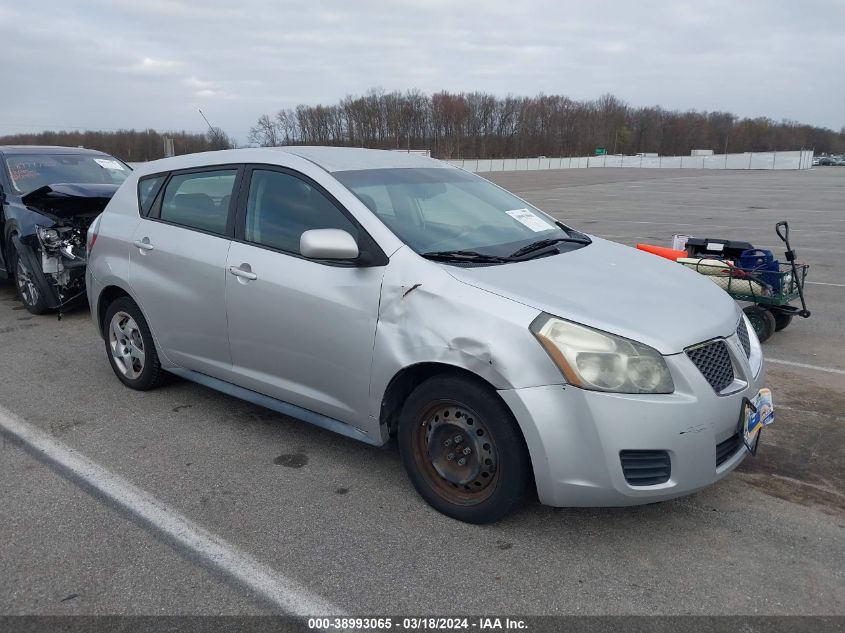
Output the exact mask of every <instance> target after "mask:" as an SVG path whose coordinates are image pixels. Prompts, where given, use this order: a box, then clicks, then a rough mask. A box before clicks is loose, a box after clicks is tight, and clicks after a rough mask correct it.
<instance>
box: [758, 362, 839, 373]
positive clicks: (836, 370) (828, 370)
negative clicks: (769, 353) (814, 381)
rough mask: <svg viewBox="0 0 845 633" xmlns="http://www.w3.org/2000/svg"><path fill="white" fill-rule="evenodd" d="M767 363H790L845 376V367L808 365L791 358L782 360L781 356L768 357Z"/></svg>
mask: <svg viewBox="0 0 845 633" xmlns="http://www.w3.org/2000/svg"><path fill="white" fill-rule="evenodd" d="M766 362H767V363H774V364H775V365H789V366H790V367H801V368H802V369H814V370H816V371H823V372H826V373H828V374H842V375H843V376H845V369H837V368H836V367H820V366H819V365H808V364H807V363H796V362H794V361H791V360H780V359H779V358H768V357H767V358H766Z"/></svg>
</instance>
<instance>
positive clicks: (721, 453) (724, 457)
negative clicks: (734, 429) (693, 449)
mask: <svg viewBox="0 0 845 633" xmlns="http://www.w3.org/2000/svg"><path fill="white" fill-rule="evenodd" d="M743 446H744V442H743V441H742V436H741V435H740V434H739V433H734V434H733V435H731V436H730V437H729V438H728V439H726V440H725V441H724V442H719V443H718V444H716V468H718V467H719V466H721V465H722V464H724V463H725V462H726V461H728V460H729V459H730V458H731V457H733V456H734V455H736V452H737V451H738V450H739V449H740V448H742V447H743Z"/></svg>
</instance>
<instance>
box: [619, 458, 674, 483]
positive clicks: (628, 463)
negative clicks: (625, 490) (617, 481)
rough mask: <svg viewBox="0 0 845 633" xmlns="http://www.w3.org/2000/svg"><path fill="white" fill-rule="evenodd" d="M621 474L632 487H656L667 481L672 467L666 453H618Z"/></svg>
mask: <svg viewBox="0 0 845 633" xmlns="http://www.w3.org/2000/svg"><path fill="white" fill-rule="evenodd" d="M619 461H620V462H622V473H623V474H624V475H625V481H627V482H628V483H629V484H631V485H632V486H656V485H657V484H663V483H666V482H667V481H669V475H671V474H672V466H671V462H670V461H669V453H667V452H666V451H620V452H619Z"/></svg>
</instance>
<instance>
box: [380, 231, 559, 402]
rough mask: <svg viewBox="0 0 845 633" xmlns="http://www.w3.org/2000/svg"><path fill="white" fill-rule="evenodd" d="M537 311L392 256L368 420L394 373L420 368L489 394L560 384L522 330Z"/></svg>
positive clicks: (431, 266)
mask: <svg viewBox="0 0 845 633" xmlns="http://www.w3.org/2000/svg"><path fill="white" fill-rule="evenodd" d="M538 314H539V311H538V310H536V309H534V308H531V307H529V306H525V305H523V304H520V303H516V302H514V301H511V300H509V299H506V298H504V297H501V296H499V295H495V294H493V293H490V292H487V291H486V290H481V289H479V288H475V287H472V286H469V285H468V284H465V283H462V282H460V281H458V280H457V279H455V278H454V277H452V276H451V275H450V274H449V273H448V272H447V267H445V266H443V265H441V264H437V263H434V262H430V261H427V260H424V259H422V258H420V257H419V256H418V255H416V254H415V253H414V252H413V251H411V250H410V249H409V248H407V247H404V248H402V249H400V250H399V251H397V252H396V253H395V254H394V255H393V256H392V257H391V261H390V265H389V266H388V267H387V271H386V272H385V277H384V280H383V284H382V292H381V303H380V306H379V319H378V324H377V326H376V339H375V346H374V350H373V352H374V353H373V368H372V379H371V389H370V396H371V415H372V416H373V417H374V418H376V419H377V418H378V416H379V411H380V407H381V402H382V399H383V397H384V394H385V392H386V390H387V388H388V385H389V384H390V382H391V380H392V379H393V377H394V376H396V375H397V374H398V373H399V372H401V371H402V370H403V369H405V368H408V367H411V366H413V365H418V364H420V363H438V364H442V365H450V366H453V367H457V368H460V369H463V370H466V371H469V372H471V373H473V374H475V375H476V376H479V377H480V378H482V379H484V380H485V381H486V382H488V383H489V384H491V385H492V386H493V387H494V388H496V389H517V388H522V387H531V386H538V385H547V384H555V383H560V382H562V377H561V374H560V372H559V371H558V370H557V368H556V367H555V366H554V364H553V363H552V362H551V361H550V359H549V357H548V355H547V354H546V353H545V351H544V350H543V348H542V347H541V346H540V345H539V344H538V343H537V341H536V340H535V338H534V337H533V335H532V334H531V333H530V331H529V329H528V327H529V325H530V323H531V322H532V321H533V320H534V319H535V318H536V317H537V315H538Z"/></svg>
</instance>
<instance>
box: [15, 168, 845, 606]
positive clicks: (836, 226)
mask: <svg viewBox="0 0 845 633" xmlns="http://www.w3.org/2000/svg"><path fill="white" fill-rule="evenodd" d="M491 177H492V178H493V179H494V180H495V181H496V182H498V183H500V184H502V185H504V186H506V187H508V188H510V189H512V190H514V191H515V192H517V193H519V194H521V195H522V196H523V197H525V198H526V199H528V200H529V201H530V202H532V203H534V204H536V205H538V206H539V207H541V208H544V209H546V210H547V211H550V212H552V213H553V214H555V215H556V216H558V217H559V218H561V219H562V220H565V221H567V222H569V223H571V224H572V225H574V226H576V227H579V228H581V229H583V230H586V231H588V232H590V233H593V234H596V235H599V236H603V237H608V238H610V239H613V240H616V241H619V242H623V243H626V244H634V243H636V242H637V241H641V240H644V241H652V242H655V243H661V244H668V242H669V240H670V238H671V236H672V234H673V233H675V232H684V233H688V234H694V235H697V236H702V237H705V236H709V237H728V238H738V239H747V240H748V241H752V242H754V243H755V245H757V246H761V247H772V248H774V249H775V250H782V248H781V245H780V243H779V241H778V240H777V237H776V236H775V234H774V223H775V222H776V221H777V220H780V219H787V220H789V221H790V223H791V224H792V227H793V242H794V244H793V246H795V247H796V249H797V250H798V251H799V255H800V256H802V257H803V258H805V259H806V260H808V261H809V262H810V263H811V264H812V266H813V268H812V271H811V277H810V279H811V280H812V281H813V282H814V283H813V285H809V286H808V292H807V295H808V301H809V302H810V307H811V309H812V311H813V316H812V318H811V319H809V320H807V321H804V320H798V321H796V322H794V323H793V325H792V326H790V328H789V329H787V330H785V331H784V332H781V333H778V334H776V335H775V337H774V338H773V339H772V340H771V341H770V342H769V343H767V344H766V346H765V351H766V353H767V355H768V356H769V357H770V358H771V360H772V362H771V363H770V365H769V376H770V381H769V382H770V384H771V386H772V389H773V391H774V394H775V402H776V404H777V405H779V409H778V419H777V422H776V424H775V425H774V426H772V427H770V428H769V429H767V432H766V433H765V434H764V436H763V441H762V446H761V448H760V452H759V454H758V456H757V457H756V458H749V459H747V460H746V461H745V462H744V464H743V465H742V467H741V469H740V471H738V472H737V473H735V474H734V475H732V476H730V477H728V478H727V479H725V480H723V481H722V482H720V483H719V484H717V485H716V486H713V487H712V488H710V489H708V490H705V491H703V492H700V493H698V494H696V495H693V496H691V497H688V498H684V499H679V500H676V501H671V502H665V503H661V504H655V505H649V506H643V507H637V508H626V509H552V508H547V507H543V506H540V505H537V504H534V505H530V506H528V507H527V508H525V509H524V510H523V511H521V512H519V513H518V514H516V515H514V516H512V517H510V518H508V519H507V520H505V521H503V522H501V523H499V524H496V525H492V526H481V527H479V526H471V525H465V524H461V523H458V522H455V521H452V520H450V519H447V518H445V517H443V516H441V515H439V514H437V513H435V512H434V511H433V510H431V509H430V508H429V507H428V506H427V505H426V504H425V503H424V502H423V501H422V500H420V499H419V498H418V497H417V495H416V494H415V493H414V491H413V489H412V487H411V485H410V483H409V482H408V481H407V479H406V477H405V475H404V472H403V470H402V467H401V464H400V461H399V458H398V455H397V453H396V451H395V449H394V448H392V447H388V448H382V449H378V448H372V447H369V446H366V445H364V444H361V443H358V442H355V441H353V440H350V439H346V438H343V437H340V436H337V435H333V434H331V433H329V432H325V431H322V430H320V429H317V428H314V427H310V426H309V425H307V424H304V423H301V422H297V421H294V420H291V419H288V418H286V417H284V416H281V415H278V414H275V413H273V412H270V411H266V410H263V409H260V408H258V407H255V406H253V405H250V404H247V403H244V402H241V401H238V400H235V399H232V398H229V397H227V396H224V395H221V394H219V393H217V392H214V391H210V390H208V389H206V388H203V387H200V386H197V385H194V384H191V383H187V382H181V381H176V380H174V381H172V382H171V383H170V384H168V385H167V386H165V387H164V388H161V389H159V390H157V391H154V392H150V393H138V392H133V391H130V390H128V389H125V388H124V387H123V386H122V385H121V384H120V383H119V382H118V381H117V379H116V378H114V376H113V374H112V372H111V369H110V367H109V365H108V362H107V360H106V356H105V352H104V349H103V344H102V342H101V341H100V340H99V339H98V338H97V337H96V335H95V334H94V330H93V327H92V325H91V323H90V319H89V316H88V313H87V311H86V310H77V311H75V312H72V313H71V314H68V315H66V316H65V318H64V319H63V320H62V321H57V320H56V318H55V317H33V316H31V315H29V314H28V313H27V312H26V311H25V310H23V309H22V308H21V306H20V304H19V303H17V302H16V301H15V299H14V296H13V292H12V288H11V286H9V285H7V284H4V285H0V358H2V362H0V406H2V410H0V415H2V416H6V417H7V418H9V417H15V418H17V419H20V420H23V421H25V422H26V423H28V424H30V425H33V426H34V427H36V428H37V429H40V430H42V431H45V432H46V433H48V434H49V435H50V436H51V437H52V438H55V439H56V440H58V442H60V443H61V444H62V445H63V446H66V447H69V448H70V449H72V451H73V454H75V455H78V456H82V457H84V458H86V459H88V460H92V461H93V462H96V464H98V465H99V467H102V468H103V469H105V471H108V473H110V474H112V475H113V476H115V477H119V478H120V479H121V481H123V482H125V483H126V485H131V486H134V487H137V489H140V490H141V491H142V492H143V493H144V494H147V495H150V496H151V497H152V498H155V500H156V503H157V504H158V505H156V506H155V507H157V508H159V511H160V512H162V513H167V512H169V513H171V514H172V513H178V514H179V515H180V516H182V517H184V518H185V519H186V520H189V521H190V522H191V524H192V525H194V526H197V527H198V528H201V529H202V530H204V531H205V533H207V534H208V535H209V538H211V539H212V540H214V539H216V541H215V542H217V543H223V544H224V545H225V546H226V547H230V548H232V551H235V552H236V554H237V556H238V557H240V558H238V560H239V561H241V563H243V564H245V565H247V567H246V568H242V570H243V569H246V573H247V574H248V573H250V570H259V571H261V570H263V572H266V573H267V575H268V577H267V578H265V581H264V582H265V586H269V585H268V584H267V583H269V584H270V585H272V586H274V587H275V586H280V587H282V588H284V587H287V588H288V589H291V590H292V591H298V592H299V594H298V595H300V596H304V598H303V599H304V600H306V601H307V600H308V599H319V600H323V601H325V602H327V603H329V604H331V605H334V606H336V607H337V608H339V609H343V610H345V611H347V612H349V613H354V614H397V613H403V614H414V615H422V614H443V613H473V614H564V613H566V614H599V613H611V614H659V613H672V614H687V613H691V614H840V615H841V614H845V589H843V587H845V571H843V570H845V548H843V545H842V544H843V542H845V415H843V413H842V411H843V410H845V348H843V345H842V341H843V340H845V311H843V309H842V305H843V301H845V258H843V254H845V249H843V247H842V242H843V239H845V210H844V209H843V202H845V169H841V170H836V169H816V170H812V171H808V172H724V171H712V172H707V171H704V172H698V171H690V170H683V171H680V170H678V171H674V170H611V169H607V170H603V169H592V170H564V171H548V172H523V173H499V174H493V175H491ZM162 508H164V510H161V509H162ZM199 549H200V550H201V549H202V548H201V547H200V548H199ZM213 558H214V557H213V556H208V555H206V556H204V555H202V554H201V553H200V554H198V553H197V549H196V548H195V549H190V548H188V547H186V546H185V545H184V543H182V542H181V541H179V540H178V539H174V538H173V536H172V534H171V533H168V532H166V531H163V530H162V529H161V528H160V526H159V527H157V526H156V525H155V523H154V522H150V521H149V520H142V519H139V518H138V515H137V514H133V513H132V512H129V511H127V510H126V509H125V508H122V507H120V506H119V505H118V504H116V503H115V502H114V501H113V500H111V499H109V498H107V497H104V496H102V495H98V494H94V493H93V492H92V491H91V490H90V489H89V488H87V487H86V486H84V485H80V483H79V481H73V480H70V479H68V478H67V477H66V473H62V472H60V471H59V470H58V469H56V468H54V467H50V466H49V465H47V464H46V463H45V461H44V460H40V459H38V458H37V456H35V455H33V454H32V451H29V452H27V451H25V450H24V449H23V448H22V447H21V446H20V445H18V444H16V443H15V442H12V441H10V440H9V439H8V438H4V439H3V444H2V447H0V566H2V572H0V613H4V614H10V613H39V614H98V613H121V614H138V613H143V614H187V613H201V614H239V613H266V612H272V611H278V610H279V609H280V606H279V603H278V602H273V601H272V600H268V599H267V592H266V591H265V592H263V593H262V591H261V590H260V587H259V588H258V589H257V588H256V587H257V586H258V585H257V584H256V583H253V584H250V583H244V582H243V577H242V576H238V575H237V573H235V571H236V570H234V568H233V567H232V566H231V565H230V566H228V567H227V566H226V565H225V564H223V563H220V562H219V560H218V561H217V563H215V562H214V560H212V559H213ZM210 561H211V562H210ZM244 561H246V562H244ZM250 566H251V567H250ZM268 569H269V571H268ZM273 574H275V576H273ZM262 578H264V577H263V576H262ZM274 582H275V583H276V584H275V585H273V583H274Z"/></svg>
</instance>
